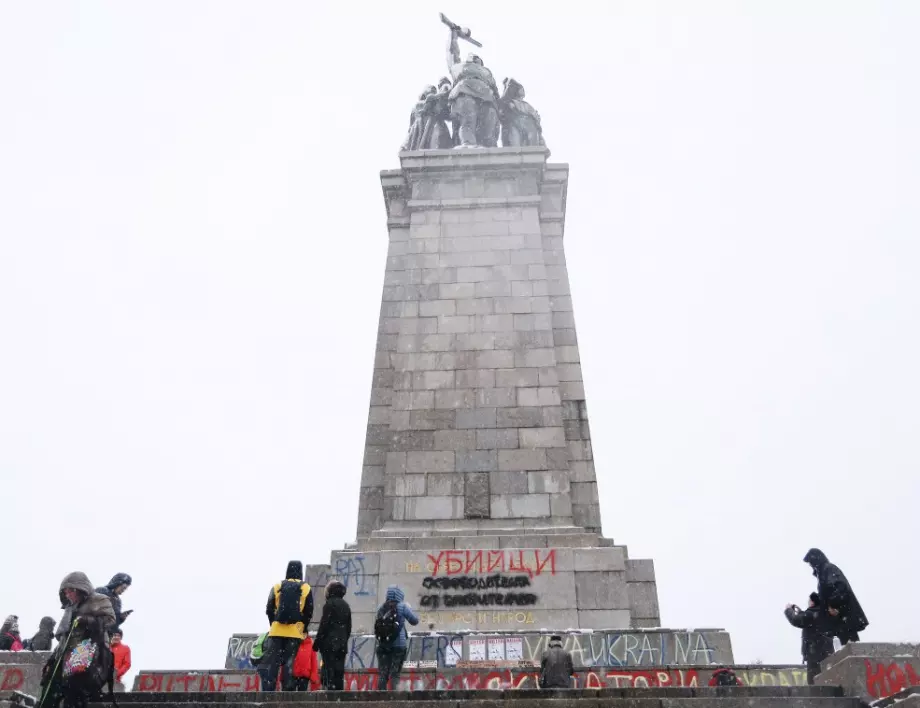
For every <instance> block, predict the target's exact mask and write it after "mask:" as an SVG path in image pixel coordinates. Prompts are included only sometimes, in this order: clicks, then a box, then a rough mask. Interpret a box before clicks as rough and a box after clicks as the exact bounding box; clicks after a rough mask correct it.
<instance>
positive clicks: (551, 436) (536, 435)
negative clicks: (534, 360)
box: [519, 409, 597, 499]
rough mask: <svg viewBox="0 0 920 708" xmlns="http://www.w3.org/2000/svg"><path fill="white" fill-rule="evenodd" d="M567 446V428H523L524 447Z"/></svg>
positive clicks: (522, 445) (522, 440)
mask: <svg viewBox="0 0 920 708" xmlns="http://www.w3.org/2000/svg"><path fill="white" fill-rule="evenodd" d="M519 410H520V409H519ZM541 422H542V419H541ZM565 446H566V440H565V430H564V429H563V428H521V447H522V448H525V447H526V448H540V447H559V448H564V447H565ZM596 498H597V492H596V490H595V499H596Z"/></svg>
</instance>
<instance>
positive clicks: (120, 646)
mask: <svg viewBox="0 0 920 708" xmlns="http://www.w3.org/2000/svg"><path fill="white" fill-rule="evenodd" d="M121 638H122V632H121V630H120V629H116V630H114V631H113V632H112V654H113V656H114V657H115V690H116V691H118V692H123V691H124V690H125V684H124V683H122V678H123V677H124V675H125V674H126V673H128V671H129V670H130V669H131V647H129V646H128V645H127V644H125V643H123V642H122V641H121Z"/></svg>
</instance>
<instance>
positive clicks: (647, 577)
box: [624, 549, 655, 583]
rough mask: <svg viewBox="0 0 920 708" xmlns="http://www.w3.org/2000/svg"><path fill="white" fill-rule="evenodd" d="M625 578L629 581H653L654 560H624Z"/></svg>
mask: <svg viewBox="0 0 920 708" xmlns="http://www.w3.org/2000/svg"><path fill="white" fill-rule="evenodd" d="M624 555H625V549H624ZM626 580H627V582H630V583H641V582H648V583H654V582H655V561H653V560H652V559H651V558H637V559H632V558H629V559H627V560H626Z"/></svg>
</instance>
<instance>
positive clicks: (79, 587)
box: [54, 571, 118, 649]
mask: <svg viewBox="0 0 920 708" xmlns="http://www.w3.org/2000/svg"><path fill="white" fill-rule="evenodd" d="M58 596H59V597H60V598H61V607H62V608H63V610H64V616H63V617H61V621H60V622H59V623H58V626H57V629H56V630H55V631H54V637H55V639H57V640H58V641H59V642H61V644H59V645H58V648H60V647H62V646H63V645H64V643H65V641H66V639H67V636H68V635H69V634H70V633H71V632H70V630H71V627H72V625H73V623H74V622H75V621H77V620H79V623H80V624H81V625H83V627H84V628H86V627H88V626H89V625H90V624H92V623H98V624H99V625H100V626H101V629H103V630H105V631H106V632H111V631H112V630H113V629H115V627H116V626H117V624H118V622H117V620H116V619H115V610H114V609H113V608H112V602H111V601H110V600H109V598H107V597H106V596H105V595H101V594H99V593H98V592H96V591H95V590H94V589H93V584H92V583H91V582H90V581H89V578H88V577H86V573H81V572H79V571H77V572H74V573H68V574H67V575H66V576H65V577H64V579H63V580H62V581H61V589H60V592H59V593H58ZM78 629H79V627H78ZM74 634H77V632H75V633H74ZM69 644H70V646H68V647H65V648H66V649H69V648H71V647H72V646H73V645H74V644H76V641H75V637H71V640H70V642H69Z"/></svg>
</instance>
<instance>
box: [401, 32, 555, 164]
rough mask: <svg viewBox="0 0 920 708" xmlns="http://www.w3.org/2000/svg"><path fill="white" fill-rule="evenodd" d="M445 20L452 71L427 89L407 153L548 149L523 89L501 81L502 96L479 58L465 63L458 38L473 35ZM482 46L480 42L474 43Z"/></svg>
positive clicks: (537, 116) (414, 116) (407, 141)
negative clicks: (417, 151)
mask: <svg viewBox="0 0 920 708" xmlns="http://www.w3.org/2000/svg"><path fill="white" fill-rule="evenodd" d="M442 19H443V20H444V21H445V24H447V25H448V27H450V41H449V43H448V48H447V66H448V69H449V71H450V77H447V76H445V77H443V78H442V79H441V80H440V81H438V84H437V86H426V87H425V89H424V90H423V91H422V93H421V94H420V95H419V97H418V101H417V102H416V104H415V108H413V110H412V114H411V116H410V118H409V132H408V134H407V135H406V139H405V140H404V141H403V144H402V149H403V150H447V149H451V148H477V147H480V148H488V147H497V146H498V144H499V139H501V144H502V146H503V147H528V146H542V145H545V143H544V141H543V130H542V127H541V125H540V114H539V113H537V111H536V110H535V109H534V108H533V106H531V105H530V104H529V103H528V102H527V101H525V100H524V96H525V94H524V87H523V86H522V85H521V84H520V83H518V82H517V81H516V80H515V79H512V78H506V79H505V80H504V81H503V82H502V92H501V93H500V94H499V91H498V86H497V85H496V83H495V79H494V78H493V77H492V72H491V71H489V70H488V69H487V68H486V67H485V65H484V64H483V61H482V58H481V57H479V56H478V55H477V54H472V53H471V54H469V55H468V56H467V58H466V60H462V59H461V58H460V49H459V46H458V39H460V38H462V39H466V40H467V41H473V40H472V39H471V38H470V33H469V30H465V29H461V28H460V27H457V26H456V25H453V24H452V23H450V22H449V21H448V20H446V18H443V16H442ZM474 43H475V44H477V45H478V43H477V42H474Z"/></svg>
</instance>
